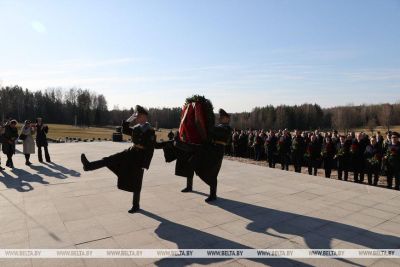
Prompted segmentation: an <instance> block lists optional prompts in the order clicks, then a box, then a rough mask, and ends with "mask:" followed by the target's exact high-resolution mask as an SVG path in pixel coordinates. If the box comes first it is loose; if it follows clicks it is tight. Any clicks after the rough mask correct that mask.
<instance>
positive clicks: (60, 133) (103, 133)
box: [47, 124, 169, 140]
mask: <svg viewBox="0 0 400 267" xmlns="http://www.w3.org/2000/svg"><path fill="white" fill-rule="evenodd" d="M48 126H49V133H48V135H47V137H48V138H50V139H55V140H58V139H65V138H66V137H69V138H80V139H82V140H84V139H96V140H97V139H98V138H101V139H102V140H104V139H109V140H111V138H112V134H113V132H115V127H104V128H103V127H75V126H72V125H65V124H48ZM168 132H169V130H166V129H160V130H159V131H156V135H157V140H161V139H163V140H167V139H168V137H167V135H168ZM128 138H129V137H128V136H126V135H124V140H128Z"/></svg>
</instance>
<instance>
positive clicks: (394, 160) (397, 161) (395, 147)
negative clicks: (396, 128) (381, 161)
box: [385, 132, 400, 190]
mask: <svg viewBox="0 0 400 267" xmlns="http://www.w3.org/2000/svg"><path fill="white" fill-rule="evenodd" d="M385 161H386V164H387V169H388V170H387V187H388V188H392V185H393V178H394V179H395V185H394V189H395V190H400V142H399V133H397V132H393V133H392V134H391V142H390V144H389V145H388V148H387V151H386V155H385Z"/></svg>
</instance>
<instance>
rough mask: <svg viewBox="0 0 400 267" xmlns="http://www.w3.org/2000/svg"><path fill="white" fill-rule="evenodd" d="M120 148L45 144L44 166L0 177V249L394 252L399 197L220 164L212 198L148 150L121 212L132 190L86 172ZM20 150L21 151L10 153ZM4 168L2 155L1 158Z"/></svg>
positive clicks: (359, 262) (399, 244) (398, 242)
mask: <svg viewBox="0 0 400 267" xmlns="http://www.w3.org/2000/svg"><path fill="white" fill-rule="evenodd" d="M128 146H129V144H127V143H111V142H100V143H74V144H51V145H50V152H51V155H52V159H53V161H54V163H53V164H38V163H37V158H36V155H34V157H33V159H32V162H33V163H34V165H32V166H31V167H26V166H25V165H24V157H23V155H21V154H17V155H16V156H15V166H16V167H17V168H16V169H15V170H12V171H11V170H10V169H7V170H6V171H5V172H2V173H1V174H0V180H1V183H0V207H1V212H0V248H188V249H191V248H400V192H398V191H394V190H387V189H383V188H374V187H370V186H366V185H359V184H354V183H350V182H341V181H337V180H333V179H325V178H321V177H312V176H307V175H303V174H296V173H293V172H285V171H281V170H277V169H269V168H266V167H260V166H255V165H246V164H243V163H239V162H235V161H228V160H225V161H224V163H223V166H222V171H221V173H220V176H219V188H218V195H219V199H218V201H217V202H215V204H214V205H209V204H206V203H205V202H204V199H205V198H206V193H208V188H207V187H206V186H205V184H204V183H203V182H202V181H201V180H200V179H198V178H197V179H196V178H195V182H194V188H195V190H196V192H194V193H185V194H184V193H181V192H180V190H181V189H182V188H183V187H184V185H185V180H184V179H183V178H181V177H176V176H174V167H175V164H174V163H173V164H167V163H165V162H164V159H163V154H162V151H160V150H158V151H156V153H155V155H154V158H153V161H152V164H151V169H150V170H149V171H147V172H146V173H145V178H144V186H143V189H142V198H141V208H142V210H143V211H142V212H141V213H139V214H133V215H132V214H129V213H128V212H127V210H128V209H129V208H130V207H131V198H132V195H131V193H128V192H123V191H120V190H118V189H117V188H116V177H115V176H114V175H113V174H112V173H111V172H110V171H109V170H108V169H105V168H104V169H102V170H98V171H94V172H88V173H85V172H83V171H82V167H81V163H80V157H79V156H80V153H81V152H85V153H87V156H88V158H89V159H90V160H92V159H97V158H100V157H103V156H106V155H108V154H110V153H114V152H117V151H120V150H122V149H124V148H126V147H128ZM19 148H20V147H19ZM1 157H2V160H3V162H5V156H4V155H1ZM198 264H200V265H209V264H213V265H232V266H243V265H245V266H254V265H262V264H267V265H272V266H277V265H278V266H281V265H284V266H288V265H289V266H291V265H295V266H297V265H318V266H342V265H349V264H352V265H356V266H370V265H372V266H399V264H400V261H396V260H387V259H385V260H384V259H349V260H337V259H329V260H316V259H290V260H285V259H282V260H271V259H265V260H259V259H251V260H247V259H239V260H227V259H185V260H159V259H141V260H131V259H122V260H114V259H107V260H100V259H90V260H80V259H70V260H61V259H51V260H49V259H46V260H45V259H43V260H39V259H35V260H30V259H27V260H2V261H0V265H1V266H143V265H157V266H185V265H198Z"/></svg>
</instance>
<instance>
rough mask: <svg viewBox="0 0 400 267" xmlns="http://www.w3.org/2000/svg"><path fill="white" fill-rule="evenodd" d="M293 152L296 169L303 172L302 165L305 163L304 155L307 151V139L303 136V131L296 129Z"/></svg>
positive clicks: (292, 146)
mask: <svg viewBox="0 0 400 267" xmlns="http://www.w3.org/2000/svg"><path fill="white" fill-rule="evenodd" d="M291 152H292V161H293V165H294V171H295V172H301V166H302V165H303V157H304V152H305V141H304V138H303V137H302V136H301V131H299V130H295V136H294V137H293V139H292V145H291Z"/></svg>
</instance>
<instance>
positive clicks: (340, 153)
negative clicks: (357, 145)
mask: <svg viewBox="0 0 400 267" xmlns="http://www.w3.org/2000/svg"><path fill="white" fill-rule="evenodd" d="M350 146H351V138H350V137H349V138H348V139H346V137H345V136H340V137H339V142H338V143H337V144H336V156H335V158H336V160H337V171H338V179H339V180H342V179H344V180H345V181H347V180H348V178H349V163H350Z"/></svg>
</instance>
